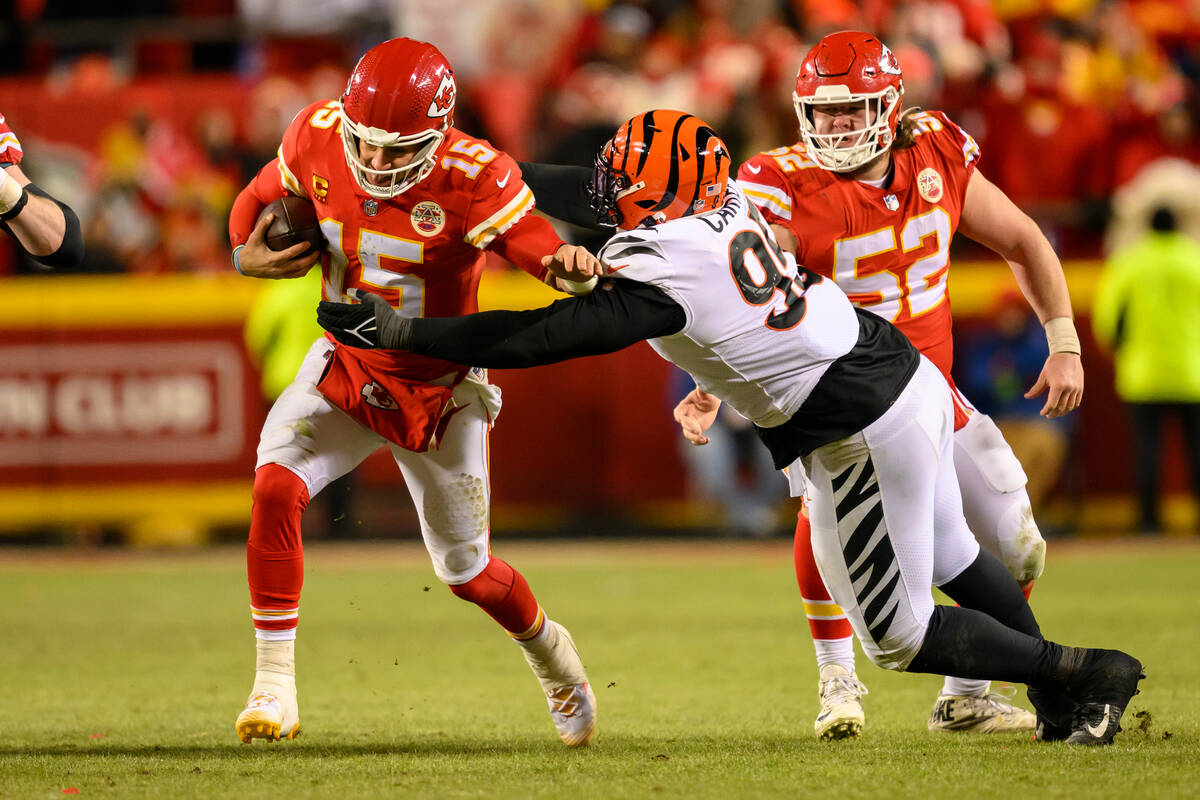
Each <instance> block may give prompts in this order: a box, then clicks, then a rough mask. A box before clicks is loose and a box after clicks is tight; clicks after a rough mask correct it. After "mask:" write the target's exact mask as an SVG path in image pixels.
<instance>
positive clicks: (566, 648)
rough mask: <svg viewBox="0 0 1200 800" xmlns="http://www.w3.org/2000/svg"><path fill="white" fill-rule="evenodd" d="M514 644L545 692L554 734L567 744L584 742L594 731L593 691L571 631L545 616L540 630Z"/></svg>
mask: <svg viewBox="0 0 1200 800" xmlns="http://www.w3.org/2000/svg"><path fill="white" fill-rule="evenodd" d="M518 644H520V645H521V652H523V653H524V654H525V660H526V661H528V662H529V668H530V669H532V670H533V674H534V675H536V676H537V679H538V682H539V683H541V685H542V691H544V692H545V693H546V702H547V704H548V705H549V707H550V718H551V719H553V720H554V727H555V728H556V729H557V730H558V738H560V739H562V741H563V744H565V745H566V746H567V747H582V746H583V745H586V744H587V743H588V742H590V741H591V740H592V737H593V736H595V735H596V695H595V693H594V692H592V687H591V685H590V684H589V683H588V679H587V672H586V671H585V670H584V667H583V661H582V660H580V658H579V651H578V650H576V649H575V642H574V641H572V639H571V634H570V633H568V632H567V629H566V628H564V627H563V626H562V625H559V624H558V623H557V622H555V621H554V620H551V619H547V620H546V624H545V627H544V628H543V629H542V632H541V633H539V634H538V635H537V636H535V637H534V638H533V639H532V640H530V641H527V642H518Z"/></svg>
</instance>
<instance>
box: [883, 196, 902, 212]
mask: <svg viewBox="0 0 1200 800" xmlns="http://www.w3.org/2000/svg"><path fill="white" fill-rule="evenodd" d="M883 207H884V208H886V209H887V210H888V211H895V210H896V209H898V208H899V207H900V200H899V199H898V198H897V197H896V195H894V194H888V195H884V197H883Z"/></svg>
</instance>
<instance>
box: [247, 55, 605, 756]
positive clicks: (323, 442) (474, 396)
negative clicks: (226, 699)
mask: <svg viewBox="0 0 1200 800" xmlns="http://www.w3.org/2000/svg"><path fill="white" fill-rule="evenodd" d="M455 92H456V86H455V82H454V73H453V71H452V70H451V68H450V65H449V64H448V63H447V62H446V59H445V57H444V56H443V55H442V54H441V52H439V51H438V49H437V48H436V47H434V46H433V45H431V44H428V43H425V42H418V41H414V40H411V39H393V40H390V41H387V42H384V43H383V44H380V45H378V46H376V47H374V48H372V49H371V50H369V51H368V52H367V53H366V54H365V55H364V56H363V57H362V59H361V60H360V61H359V63H358V65H357V66H356V67H355V69H354V71H353V73H352V74H351V75H350V80H349V83H348V84H347V86H346V92H345V94H343V95H342V97H341V98H340V99H339V100H333V101H330V102H319V103H315V104H313V105H311V106H309V107H308V108H306V109H304V110H303V111H301V112H300V113H299V114H298V115H297V116H296V118H295V119H294V120H292V123H291V124H290V126H289V127H288V129H287V131H286V132H285V133H284V136H283V143H282V144H281V146H280V148H279V155H278V158H276V159H275V160H273V161H272V162H271V163H270V164H268V165H267V166H266V167H264V168H263V169H262V171H260V172H259V174H258V176H257V177H256V178H255V179H254V180H253V181H252V182H251V183H250V185H249V186H247V187H246V188H245V189H244V190H243V191H242V193H241V194H240V195H239V196H238V199H237V201H236V203H235V204H234V208H233V211H232V213H231V216H230V223H229V231H230V241H231V243H232V244H233V245H234V264H235V266H236V268H237V269H238V271H239V272H241V273H242V274H244V275H247V276H251V277H257V278H294V277H299V276H300V275H303V274H305V273H306V272H307V271H308V270H309V269H310V268H312V267H313V266H314V265H315V264H316V263H317V262H318V261H320V268H321V270H322V283H323V288H322V296H323V298H324V299H326V300H336V301H357V299H358V298H359V297H361V296H363V293H370V294H375V295H378V296H379V297H381V298H383V299H384V300H386V301H387V302H388V303H390V304H391V305H393V306H395V307H396V308H397V309H399V310H400V311H401V313H403V314H406V315H411V316H416V317H422V316H424V317H446V316H455V315H459V314H466V313H470V312H473V311H475V310H477V301H476V291H477V289H478V286H479V277H480V272H481V269H482V266H483V251H484V250H485V249H488V250H493V251H495V252H498V253H499V254H500V255H502V256H504V257H505V258H507V259H509V260H511V261H512V262H514V263H515V264H517V265H518V266H520V267H521V268H522V269H524V270H525V271H527V272H530V273H531V274H533V275H534V276H535V277H537V278H539V279H543V280H546V281H547V282H551V283H552V284H553V285H556V286H558V287H559V288H562V289H564V290H571V291H586V290H587V288H589V287H588V282H589V280H590V279H591V278H592V276H594V275H595V274H596V270H597V269H598V267H599V264H598V262H597V261H596V260H595V259H594V258H593V257H592V256H590V255H589V254H588V253H587V252H586V251H585V250H583V249H582V248H577V247H574V246H571V245H565V244H563V242H562V241H561V240H560V239H559V238H558V237H557V236H556V235H555V234H554V232H553V229H552V228H551V227H550V225H549V223H547V222H546V221H545V220H544V219H541V218H539V217H536V216H534V215H532V214H530V213H529V212H530V211H532V210H533V206H534V202H533V195H532V193H531V192H530V190H529V188H528V187H527V186H526V185H525V183H524V182H523V181H522V179H521V171H520V169H518V168H517V165H516V162H514V161H513V160H512V159H511V158H510V157H509V156H508V155H506V154H504V153H502V152H500V151H498V150H496V149H494V148H492V147H491V146H490V145H489V144H488V143H487V142H486V141H483V140H481V139H475V138H473V137H471V136H468V135H466V134H465V133H463V132H462V131H459V130H457V129H456V128H454V127H453V112H454V102H455ZM285 194H292V195H298V196H301V197H306V198H308V199H310V200H311V201H312V202H313V204H314V205H315V207H316V210H317V216H318V219H319V220H320V225H321V230H322V231H323V232H324V234H325V238H326V240H327V242H328V248H327V253H324V254H322V253H313V252H308V245H307V244H304V243H302V244H298V245H295V246H294V247H291V248H289V249H287V250H283V251H279V252H274V251H271V250H270V249H268V248H267V246H266V243H265V239H264V237H265V233H266V230H267V227H268V226H269V224H270V222H271V220H272V217H271V216H270V215H265V216H264V218H263V219H262V220H261V221H259V222H258V224H256V223H255V220H256V218H257V217H258V215H259V214H260V213H261V211H262V209H263V208H264V207H265V206H266V205H267V204H268V203H270V202H271V201H273V200H275V199H277V198H279V197H282V196H284V195H285ZM593 282H594V281H593ZM317 299H318V298H315V297H314V298H313V307H314V313H315V308H316V301H317ZM364 342H365V339H364ZM499 410H500V392H499V390H498V389H497V388H496V387H494V386H492V385H491V384H490V383H488V380H487V374H486V372H485V371H483V370H478V369H473V368H471V366H470V365H469V364H457V363H451V362H449V361H444V360H441V359H434V358H426V357H422V356H415V355H410V354H404V353H385V352H382V351H378V350H369V349H360V348H357V347H350V346H346V345H343V344H341V343H338V342H336V341H334V340H333V339H332V338H327V337H323V338H321V339H319V340H317V341H316V342H315V343H314V344H313V347H312V349H311V350H310V351H309V354H308V356H307V358H306V359H305V361H304V363H303V365H302V366H301V367H300V370H299V372H298V373H297V375H296V378H295V381H294V382H293V383H292V384H291V386H289V387H288V388H287V389H286V390H285V391H284V392H283V394H282V395H280V397H279V399H278V400H277V401H276V403H275V405H274V406H273V407H272V409H271V411H270V413H269V414H268V416H267V420H266V422H265V424H264V425H263V430H262V434H261V437H260V440H259V446H258V463H257V467H256V471H255V479H254V501H253V506H252V512H251V522H250V539H249V544H248V546H247V567H248V575H249V583H250V605H251V617H252V619H253V623H254V628H255V636H256V641H257V652H258V659H257V668H256V673H255V679H254V686H253V689H252V690H251V692H250V697H249V699H248V701H247V704H246V708H245V709H244V710H243V711H242V712H241V714H239V715H238V718H237V723H236V731H237V734H238V736H239V738H241V739H242V741H245V742H249V741H251V740H253V739H255V738H265V739H272V740H273V739H281V738H282V739H290V738H293V737H294V736H295V735H296V734H297V733H298V732H299V729H300V718H299V707H298V703H297V698H296V680H295V660H294V644H295V638H296V626H297V619H298V614H299V600H300V588H301V584H302V583H303V577H304V566H303V550H302V544H301V541H300V517H301V513H302V512H303V510H304V508H305V506H307V504H308V502H309V499H310V498H311V497H312V496H313V495H315V494H317V493H318V492H319V491H321V490H322V489H323V488H325V486H327V485H328V484H329V483H330V482H331V481H333V480H335V479H337V478H338V477H340V476H341V475H344V474H345V473H347V472H349V471H350V470H352V469H354V468H355V467H356V466H357V465H358V464H359V463H361V462H362V460H363V459H365V458H366V457H367V456H368V455H369V454H370V453H371V452H372V451H374V450H375V449H376V448H378V447H379V446H381V445H387V446H388V447H389V448H390V450H391V452H392V455H393V457H394V459H395V461H396V464H397V465H398V466H399V468H400V471H401V473H402V474H403V476H404V481H405V483H406V485H407V486H408V489H409V492H410V493H411V495H412V498H413V501H414V504H415V505H416V509H417V514H418V516H419V517H420V521H421V533H422V536H423V538H424V540H425V545H426V548H427V549H428V551H429V554H430V557H431V559H432V561H433V567H434V572H435V573H436V575H437V577H438V578H439V579H440V580H441V581H443V582H444V583H446V584H447V585H449V587H450V590H451V591H452V592H453V593H454V594H455V595H457V596H458V597H461V598H463V599H465V600H469V601H471V602H474V603H476V604H477V605H478V606H479V607H480V608H482V609H483V610H484V611H486V612H487V613H488V614H489V615H491V616H492V617H493V618H494V619H495V620H496V621H497V622H498V623H499V624H500V625H501V626H502V627H503V628H504V629H505V630H506V631H507V632H508V634H509V635H510V636H511V637H512V638H513V640H514V641H516V642H517V644H518V645H520V647H521V649H522V652H523V653H524V655H525V658H526V660H527V661H528V662H529V665H530V667H531V668H532V669H533V672H534V674H535V675H536V677H537V678H538V680H539V682H540V683H541V686H542V690H543V692H544V693H545V696H546V699H547V702H548V704H549V707H550V713H551V717H552V719H553V720H554V724H555V727H556V728H557V730H558V733H559V736H560V738H561V739H562V740H563V742H564V743H566V744H567V745H569V746H577V745H583V744H587V743H588V742H589V741H590V740H591V738H592V735H593V733H594V731H595V725H596V698H595V694H594V693H593V691H592V689H591V687H590V685H589V684H588V680H587V675H586V674H585V672H584V668H583V663H582V662H581V661H580V658H579V654H578V653H577V652H576V650H575V646H574V644H573V643H572V641H571V636H570V634H569V633H568V632H567V630H566V628H564V627H563V626H561V625H559V624H558V623H557V622H554V621H553V620H550V619H548V618H547V617H546V616H545V614H544V613H543V611H542V608H541V606H540V605H539V604H538V602H537V600H536V599H535V598H534V596H533V593H532V592H531V591H530V588H529V585H528V584H527V583H526V581H525V579H524V578H523V577H522V576H521V574H520V573H519V572H517V571H516V570H515V569H513V568H512V567H511V566H509V565H508V564H507V563H505V562H504V561H502V560H500V559H498V558H495V557H494V556H492V554H491V551H490V547H489V522H488V520H489V482H488V459H487V435H488V431H489V430H490V429H491V426H492V424H493V423H494V421H495V418H496V415H497V413H498V412H499Z"/></svg>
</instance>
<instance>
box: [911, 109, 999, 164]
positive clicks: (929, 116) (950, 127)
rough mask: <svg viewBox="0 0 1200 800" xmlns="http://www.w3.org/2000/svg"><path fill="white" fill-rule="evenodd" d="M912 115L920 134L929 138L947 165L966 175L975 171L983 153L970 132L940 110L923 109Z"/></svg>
mask: <svg viewBox="0 0 1200 800" xmlns="http://www.w3.org/2000/svg"><path fill="white" fill-rule="evenodd" d="M913 116H914V120H913V121H914V122H916V123H917V129H918V130H919V131H921V133H920V135H921V136H925V137H927V138H928V139H929V141H930V143H931V144H933V146H934V147H935V148H936V149H937V151H938V153H940V154H941V156H942V157H943V158H944V159H946V162H947V163H948V165H950V166H952V167H954V168H955V169H956V170H961V171H963V172H964V173H965V174H966V175H970V174H971V173H972V172H974V171H975V168H976V167H978V166H979V159H980V158H981V157H982V155H983V154H982V153H981V152H980V150H979V144H978V143H977V142H976V141H975V139H974V137H972V136H971V134H969V133H967V132H966V131H964V130H963V129H962V128H960V127H958V125H957V124H955V123H954V122H953V121H952V120H951V119H950V118H949V117H947V116H946V115H945V114H944V113H943V112H941V111H923V112H921V113H918V114H915V115H913Z"/></svg>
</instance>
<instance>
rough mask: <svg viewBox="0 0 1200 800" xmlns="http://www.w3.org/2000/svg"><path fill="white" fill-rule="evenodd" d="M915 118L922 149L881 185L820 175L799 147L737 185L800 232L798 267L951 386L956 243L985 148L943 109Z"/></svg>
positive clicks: (901, 159) (896, 156) (897, 156)
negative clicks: (883, 324)
mask: <svg viewBox="0 0 1200 800" xmlns="http://www.w3.org/2000/svg"><path fill="white" fill-rule="evenodd" d="M912 119H913V121H914V122H915V123H916V126H917V136H916V143H915V144H914V146H913V147H910V148H907V149H903V150H896V151H894V152H893V153H892V163H893V165H894V171H893V176H892V179H891V182H890V183H889V184H888V185H886V186H884V187H883V188H876V187H874V186H871V185H870V184H867V183H863V182H862V181H859V180H856V179H854V178H852V177H848V176H845V175H840V174H838V173H835V172H829V171H826V170H824V169H821V168H820V167H819V166H817V164H816V163H815V162H814V161H812V160H811V159H810V158H809V157H808V155H807V153H806V152H805V148H804V145H803V144H799V143H798V144H794V145H792V146H791V147H781V148H778V149H776V150H769V151H767V152H765V153H759V154H758V155H756V156H754V157H753V158H751V159H750V160H749V161H747V162H746V163H745V164H743V165H742V168H741V169H740V170H739V171H738V183H739V184H740V185H741V187H742V189H744V190H745V192H746V195H747V196H748V197H749V198H750V199H751V201H752V202H754V203H755V205H757V206H758V208H759V210H760V211H761V212H762V213H763V215H764V217H765V218H766V220H767V221H768V222H771V223H774V224H777V225H782V226H784V227H787V228H788V229H790V230H791V231H792V233H794V234H795V236H796V239H797V241H798V242H799V252H798V253H797V255H796V258H797V260H798V261H799V262H800V263H801V264H802V265H804V266H805V267H807V268H809V269H811V270H813V271H814V272H819V273H821V274H822V275H825V276H828V277H830V278H832V279H833V280H834V281H835V282H836V283H837V284H838V286H840V287H841V288H842V290H843V291H844V292H845V293H846V294H847V296H849V298H850V301H851V302H853V303H854V304H855V305H857V306H859V307H861V308H864V309H867V310H869V311H873V312H874V313H876V314H878V315H880V316H881V317H883V318H884V319H887V320H888V321H890V322H892V323H894V324H895V325H896V326H897V327H898V328H900V330H902V331H904V333H905V334H906V335H907V336H908V338H909V339H910V340H911V341H912V343H913V344H914V345H915V346H916V347H917V349H918V350H920V351H921V352H922V353H923V354H924V355H925V356H926V357H927V358H929V360H931V361H932V362H933V363H934V364H935V365H937V367H938V369H940V370H941V371H942V372H943V374H945V376H946V378H947V380H949V378H950V365H951V363H952V362H953V358H954V349H953V341H952V339H951V336H950V328H951V318H950V297H949V294H948V291H947V286H946V283H947V274H948V272H949V269H950V256H949V254H950V240H951V239H952V238H953V236H954V231H955V230H956V229H957V228H958V219H959V215H960V214H961V213H962V206H963V198H964V197H965V195H966V191H967V182H968V181H969V180H970V177H971V173H972V172H973V171H974V170H975V167H976V164H977V162H978V160H979V146H978V145H977V144H976V143H975V140H974V139H972V138H971V137H970V136H969V135H967V134H966V133H964V132H963V130H962V129H961V128H959V127H958V126H957V125H955V124H954V123H953V122H951V121H950V119H949V118H947V117H946V115H945V114H943V113H941V112H940V111H928V112H921V113H918V114H915V115H913V116H912ZM951 385H953V383H952V384H951Z"/></svg>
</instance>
